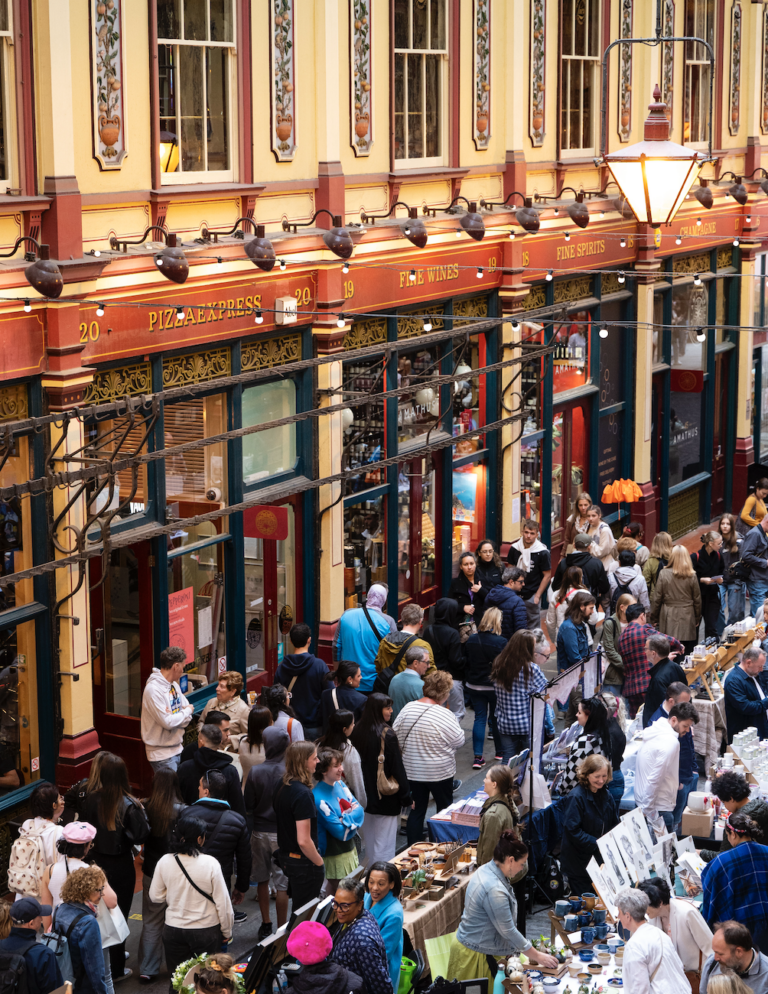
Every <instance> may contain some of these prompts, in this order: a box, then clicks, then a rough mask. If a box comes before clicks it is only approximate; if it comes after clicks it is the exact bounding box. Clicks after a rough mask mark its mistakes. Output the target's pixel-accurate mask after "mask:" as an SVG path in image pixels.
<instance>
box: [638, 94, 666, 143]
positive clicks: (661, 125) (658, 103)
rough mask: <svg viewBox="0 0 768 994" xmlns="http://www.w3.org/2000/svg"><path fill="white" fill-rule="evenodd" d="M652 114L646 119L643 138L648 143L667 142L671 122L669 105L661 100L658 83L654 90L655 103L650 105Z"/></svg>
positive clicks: (649, 108)
mask: <svg viewBox="0 0 768 994" xmlns="http://www.w3.org/2000/svg"><path fill="white" fill-rule="evenodd" d="M648 110H649V111H650V114H649V115H648V117H646V119H645V130H644V132H643V138H644V139H645V140H646V141H661V142H664V141H667V140H668V139H669V120H668V119H667V113H666V111H667V105H666V104H665V103H664V101H663V100H662V99H661V90H660V89H659V84H658V83H657V84H656V85H655V86H654V88H653V103H651V104H648Z"/></svg>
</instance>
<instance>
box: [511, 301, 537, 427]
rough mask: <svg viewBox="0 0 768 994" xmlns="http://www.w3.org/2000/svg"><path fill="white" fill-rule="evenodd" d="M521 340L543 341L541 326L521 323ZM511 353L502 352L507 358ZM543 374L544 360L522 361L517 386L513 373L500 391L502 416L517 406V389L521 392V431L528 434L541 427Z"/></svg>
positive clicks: (516, 379)
mask: <svg viewBox="0 0 768 994" xmlns="http://www.w3.org/2000/svg"><path fill="white" fill-rule="evenodd" d="M522 340H523V341H525V342H536V343H539V344H541V343H542V342H543V341H544V333H543V328H542V326H541V325H540V324H533V323H532V322H530V321H529V322H526V323H525V324H524V325H523V330H522ZM510 356H511V353H510V352H508V351H505V352H504V358H505V359H509V358H510ZM543 375H544V361H543V360H542V359H535V360H534V361H532V362H526V363H524V364H523V365H522V366H521V368H520V374H519V384H520V385H519V386H518V378H517V376H516V375H514V374H510V375H509V376H508V383H507V385H506V387H505V388H504V390H503V392H502V398H501V404H502V414H501V416H502V417H506V415H507V414H511V413H512V412H513V411H514V410H515V409H516V407H517V404H518V398H517V396H516V395H517V391H518V390H519V391H520V393H521V394H522V401H520V403H521V405H522V408H523V411H524V413H525V424H524V427H523V432H524V433H525V434H526V435H530V434H532V433H533V432H535V431H538V430H539V429H540V428H541V381H542V377H543Z"/></svg>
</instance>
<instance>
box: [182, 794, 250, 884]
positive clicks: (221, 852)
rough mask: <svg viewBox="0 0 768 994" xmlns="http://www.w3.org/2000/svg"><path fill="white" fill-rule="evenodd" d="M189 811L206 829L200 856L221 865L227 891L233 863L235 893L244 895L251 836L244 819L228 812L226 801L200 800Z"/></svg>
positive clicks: (248, 881) (248, 867)
mask: <svg viewBox="0 0 768 994" xmlns="http://www.w3.org/2000/svg"><path fill="white" fill-rule="evenodd" d="M190 811H191V812H192V814H193V815H194V816H195V817H196V818H202V820H203V821H204V822H205V824H206V826H207V829H206V832H205V845H204V846H203V852H204V853H205V854H206V855H207V856H213V857H215V858H216V859H217V860H218V861H219V863H221V872H222V873H223V874H224V882H225V883H226V885H227V887H229V881H230V880H231V879H232V874H233V872H234V864H235V860H237V880H236V881H235V889H236V890H239V891H240V892H241V893H243V894H245V893H246V891H247V890H248V888H249V887H250V886H251V884H250V880H251V835H250V832H249V831H248V828H247V827H246V824H245V818H243V816H242V815H239V814H237V812H235V811H232V810H231V809H230V807H229V804H227V802H226V801H219V800H215V799H214V798H213V797H201V798H200V800H199V801H195V803H194V804H193V805H191V807H190Z"/></svg>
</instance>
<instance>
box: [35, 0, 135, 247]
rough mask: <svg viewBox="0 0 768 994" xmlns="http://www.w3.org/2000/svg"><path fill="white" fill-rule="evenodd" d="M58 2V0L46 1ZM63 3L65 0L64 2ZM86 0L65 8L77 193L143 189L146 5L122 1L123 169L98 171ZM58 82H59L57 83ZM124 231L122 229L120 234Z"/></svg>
mask: <svg viewBox="0 0 768 994" xmlns="http://www.w3.org/2000/svg"><path fill="white" fill-rule="evenodd" d="M49 2H54V3H59V2H60V0H49ZM65 2H66V0H65ZM88 7H89V3H88V0H77V2H76V3H72V4H71V8H70V34H71V39H72V109H73V116H74V122H73V123H74V160H75V168H76V170H77V181H78V184H79V186H80V192H81V193H115V192H117V191H120V190H147V189H149V187H150V186H151V185H152V171H151V150H150V114H149V107H150V102H149V41H148V39H149V24H148V9H149V7H148V4H146V3H135V2H134V3H130V2H129V3H127V4H125V7H124V11H123V22H124V27H123V30H124V35H123V72H124V77H123V80H122V84H123V100H124V107H125V118H124V121H123V125H124V129H125V130H124V134H125V137H126V144H127V148H128V154H127V155H126V156H125V157H124V158H123V162H122V168H121V169H119V170H117V169H114V170H101V169H100V167H99V162H98V160H97V159H95V158H94V157H93V116H92V104H91V52H90V36H89V32H90V30H91V27H90V24H89V19H88ZM57 85H58V81H57ZM122 233H123V232H121V234H122Z"/></svg>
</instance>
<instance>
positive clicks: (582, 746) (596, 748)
mask: <svg viewBox="0 0 768 994" xmlns="http://www.w3.org/2000/svg"><path fill="white" fill-rule="evenodd" d="M593 753H597V754H598V755H600V756H605V758H606V759H607V760H608V761H609V762H610V759H611V757H610V756H609V755H606V753H605V750H604V749H603V747H602V743H601V740H600V739H599V738H597V737H596V736H594V735H586V734H584V733H582V734H581V735H580V736H579V737H578V739H576V741H575V742H574V744H573V745H572V746H571V751H570V753H569V754H568V762H567V763H566V764H565V772H564V773H563V777H562V779H561V780H560V783H559V784H558V785H557V788H556V793H557V794H559V795H560V797H564V796H565V795H566V794H570V792H571V791H572V790H573V788H574V787H575V786H576V784H577V783H578V782H579V781H578V770H579V766H580V765H581V764H582V763H583V762H584V760H585V759H586V758H587V756H591V755H592V754H593Z"/></svg>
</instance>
